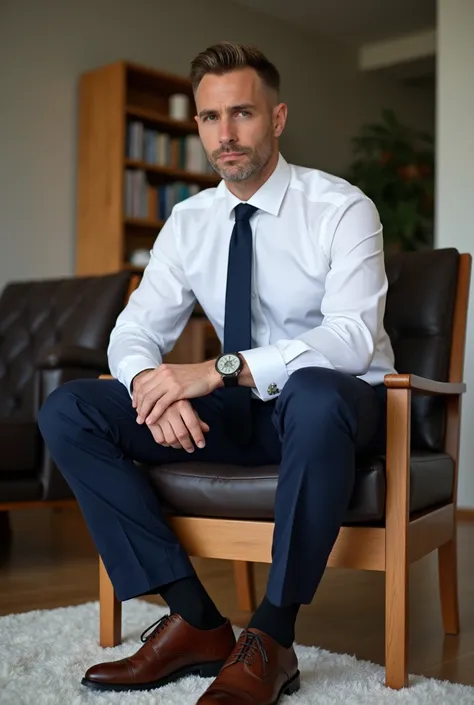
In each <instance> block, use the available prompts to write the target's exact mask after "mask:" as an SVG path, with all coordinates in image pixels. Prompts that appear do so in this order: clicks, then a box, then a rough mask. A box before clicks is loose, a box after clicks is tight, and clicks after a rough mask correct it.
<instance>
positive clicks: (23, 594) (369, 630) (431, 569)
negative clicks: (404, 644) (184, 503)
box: [0, 509, 474, 685]
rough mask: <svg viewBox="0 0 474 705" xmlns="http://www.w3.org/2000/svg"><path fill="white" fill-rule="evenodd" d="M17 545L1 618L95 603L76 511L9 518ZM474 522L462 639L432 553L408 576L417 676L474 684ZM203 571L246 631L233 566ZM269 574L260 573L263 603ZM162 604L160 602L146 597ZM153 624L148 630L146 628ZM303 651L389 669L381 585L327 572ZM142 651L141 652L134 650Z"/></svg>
mask: <svg viewBox="0 0 474 705" xmlns="http://www.w3.org/2000/svg"><path fill="white" fill-rule="evenodd" d="M11 516H12V524H13V531H14V544H13V550H12V556H11V559H10V561H9V562H8V563H7V564H6V565H4V566H3V567H1V568H0V614H9V613H11V612H25V611H27V610H32V609H50V608H53V607H59V606H66V605H76V604H80V603H82V602H87V601H89V600H96V599H97V596H98V562H97V558H96V553H95V550H94V546H93V544H92V541H91V539H90V538H89V536H88V534H87V530H86V528H85V526H84V524H83V521H82V518H81V516H80V514H79V511H78V510H77V509H71V510H67V511H66V510H62V511H60V512H58V511H57V510H56V511H55V512H53V511H52V510H46V509H38V510H37V509H34V510H28V511H17V512H13V513H12V515H11ZM473 546H474V522H472V523H470V522H462V523H460V526H459V560H460V565H459V578H460V609H461V633H460V635H459V636H449V637H445V636H444V634H443V630H442V624H441V615H440V609H439V598H438V583H437V564H436V557H435V554H431V555H429V556H426V557H425V558H423V559H422V560H421V561H419V562H418V563H416V564H415V565H414V566H413V567H412V569H411V576H410V610H411V626H410V663H409V670H410V672H411V673H418V674H423V675H425V676H431V677H435V678H440V679H447V680H451V681H455V682H459V683H465V684H467V685H474V550H473ZM194 563H195V566H196V569H197V572H198V574H199V576H200V577H201V579H202V581H203V583H204V584H205V586H206V588H207V589H208V591H209V592H210V594H211V596H212V597H213V599H214V600H215V602H216V604H217V605H218V607H219V609H220V610H221V612H222V613H223V614H225V615H227V616H228V617H229V618H230V619H231V620H232V621H233V622H234V623H235V624H238V625H240V626H245V624H246V622H247V620H248V614H246V613H243V612H240V611H239V610H238V609H237V608H236V604H235V593H234V586H233V579H232V567H231V565H230V564H229V563H228V562H227V561H217V560H215V561H212V560H196V561H194ZM267 573H268V566H264V565H258V566H257V587H258V595H259V597H262V596H263V593H264V590H265V583H266V576H267ZM149 601H150V602H153V601H156V602H159V598H154V597H153V598H149ZM146 626H147V625H146V624H144V625H143V628H145V627H146ZM296 638H297V641H298V642H299V643H301V644H314V645H318V646H321V647H323V648H325V649H329V650H331V651H336V652H340V653H350V654H355V655H356V656H357V657H358V658H362V659H368V660H370V661H374V662H376V663H381V664H382V663H383V660H384V576H383V574H379V573H368V572H362V571H360V572H359V571H348V570H347V571H346V570H335V569H330V570H328V571H326V574H325V576H324V578H323V581H322V583H321V585H320V588H319V590H318V592H317V595H316V597H315V599H314V601H313V603H312V604H311V605H309V606H304V607H303V608H302V609H301V611H300V614H299V617H298V623H297V632H296ZM137 647H138V644H137Z"/></svg>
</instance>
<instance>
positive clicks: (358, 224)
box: [108, 155, 395, 401]
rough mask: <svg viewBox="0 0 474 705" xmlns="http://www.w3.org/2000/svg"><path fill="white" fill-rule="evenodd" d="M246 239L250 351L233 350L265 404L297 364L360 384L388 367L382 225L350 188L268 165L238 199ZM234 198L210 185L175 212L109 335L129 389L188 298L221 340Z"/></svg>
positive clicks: (116, 368) (166, 341) (172, 335)
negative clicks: (248, 209) (247, 209)
mask: <svg viewBox="0 0 474 705" xmlns="http://www.w3.org/2000/svg"><path fill="white" fill-rule="evenodd" d="M247 202H248V203H250V204H252V205H253V206H256V207H257V208H258V211H257V212H256V213H255V214H254V215H253V216H252V218H251V220H250V224H251V228H252V234H253V267H252V348H251V349H250V350H241V351H239V352H241V353H242V355H243V356H244V358H245V359H246V361H247V363H248V366H249V369H250V371H251V373H252V376H253V378H254V381H255V385H256V389H254V390H253V391H254V395H255V396H257V397H259V398H260V399H262V400H263V401H267V400H268V399H274V398H275V396H276V395H278V394H279V393H280V392H281V390H282V389H283V387H284V385H285V383H286V381H287V380H288V378H289V375H291V373H292V372H294V371H295V370H297V369H299V368H300V367H326V368H330V369H334V370H340V371H341V372H346V373H348V374H351V375H356V376H358V377H361V378H362V379H364V380H365V381H367V382H368V383H369V384H372V385H374V384H378V383H381V382H382V381H383V377H384V375H385V374H387V373H390V372H395V369H394V366H393V365H394V356H393V350H392V346H391V343H390V340H389V338H388V335H387V333H386V331H385V329H384V326H383V316H384V310H385V298H386V292H387V277H386V274H385V266H384V256H383V240H382V226H381V224H380V219H379V215H378V212H377V209H376V208H375V206H374V204H373V202H372V201H371V200H370V199H369V198H367V197H366V196H365V195H364V194H363V193H362V192H361V191H360V190H359V189H358V188H357V187H355V186H352V185H351V184H349V183H348V182H346V181H344V180H343V179H340V178H338V177H335V176H332V175H330V174H326V173H324V172H322V171H318V170H316V169H307V168H304V167H300V166H294V165H290V164H288V163H287V162H286V161H285V159H284V158H283V157H282V156H281V155H280V156H279V160H278V165H277V167H276V169H275V170H274V172H273V173H272V175H271V176H270V178H269V179H268V180H267V181H266V182H265V183H264V185H263V186H262V187H261V188H260V189H259V190H258V191H257V192H256V193H255V194H254V195H253V196H252V197H251V198H250V199H249V200H248V201H247ZM238 203H241V201H240V200H239V199H238V198H236V197H235V196H234V195H233V194H232V193H231V192H230V191H229V190H228V188H227V186H226V184H225V182H224V181H221V182H220V183H219V185H218V186H217V188H210V189H206V190H204V191H201V192H200V193H198V194H197V195H195V196H192V197H191V198H188V199H187V200H185V201H183V202H182V203H179V204H178V205H176V206H175V207H174V209H173V211H172V214H171V216H170V217H169V219H168V220H167V222H166V223H165V225H164V226H163V228H162V230H161V232H160V233H159V235H158V237H157V238H156V240H155V243H154V245H153V248H152V250H151V258H150V262H149V264H148V266H147V267H146V269H145V272H144V275H143V278H142V280H141V282H140V285H139V286H138V288H137V289H136V290H135V291H134V292H133V293H132V295H131V296H130V298H129V300H128V303H127V305H126V307H125V309H124V310H123V311H122V312H121V313H120V315H119V316H118V319H117V321H116V325H115V327H114V329H113V331H112V333H111V336H110V342H109V347H108V360H109V365H110V371H111V373H112V375H113V376H114V377H116V378H117V379H119V380H120V381H121V382H122V383H123V384H124V385H125V386H126V387H127V389H128V390H129V393H130V384H131V381H132V379H133V377H134V376H135V375H136V374H138V373H139V372H141V371H142V370H144V369H146V368H150V367H157V366H158V365H159V364H160V363H161V362H162V359H163V355H165V354H166V353H168V352H169V351H170V350H171V349H172V348H173V345H174V343H175V341H176V340H177V338H178V337H179V336H180V334H181V332H182V330H183V328H184V327H185V325H186V323H187V321H188V319H189V316H190V315H191V312H192V310H193V308H194V306H195V303H196V300H197V301H199V303H200V304H201V306H202V308H203V309H204V312H205V314H206V316H207V317H208V319H209V320H210V321H211V323H212V325H213V326H214V329H215V331H216V334H217V336H218V337H219V340H220V341H221V344H222V340H223V331H224V311H225V293H226V278H227V262H228V252H229V243H230V237H231V233H232V228H233V226H234V212H233V209H234V207H235V206H236V205H237V204H238Z"/></svg>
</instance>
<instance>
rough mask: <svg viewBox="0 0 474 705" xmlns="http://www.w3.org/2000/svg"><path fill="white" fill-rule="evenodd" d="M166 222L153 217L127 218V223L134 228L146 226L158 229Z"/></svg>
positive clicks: (146, 227)
mask: <svg viewBox="0 0 474 705" xmlns="http://www.w3.org/2000/svg"><path fill="white" fill-rule="evenodd" d="M164 224H165V221H164V220H154V219H153V218H125V225H127V226H131V227H134V228H144V229H151V230H156V231H158V230H160V229H161V228H162V227H163V225H164Z"/></svg>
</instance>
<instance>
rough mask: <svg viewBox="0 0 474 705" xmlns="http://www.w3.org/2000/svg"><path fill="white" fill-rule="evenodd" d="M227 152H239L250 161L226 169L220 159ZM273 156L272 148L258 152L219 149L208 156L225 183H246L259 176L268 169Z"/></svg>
mask: <svg viewBox="0 0 474 705" xmlns="http://www.w3.org/2000/svg"><path fill="white" fill-rule="evenodd" d="M226 152H239V153H240V154H246V155H247V156H248V160H247V161H246V163H245V164H242V165H234V166H232V167H226V166H225V165H221V164H219V157H220V156H221V155H222V154H225V153H226ZM271 156H272V147H271V145H268V147H265V148H262V149H261V150H259V151H257V150H255V149H235V148H234V149H232V148H231V149H222V148H221V149H217V150H216V151H215V152H212V154H211V155H208V159H209V163H210V165H211V166H212V168H213V169H214V171H216V172H217V173H218V174H219V176H221V177H222V178H223V179H224V181H229V182H238V181H246V180H247V179H251V178H253V177H254V176H256V175H257V174H259V173H260V172H261V171H262V169H264V168H265V167H266V165H267V164H268V162H269V161H270V159H271Z"/></svg>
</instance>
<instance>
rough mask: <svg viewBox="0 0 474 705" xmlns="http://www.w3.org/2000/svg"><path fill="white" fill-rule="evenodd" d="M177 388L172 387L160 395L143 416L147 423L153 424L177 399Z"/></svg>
mask: <svg viewBox="0 0 474 705" xmlns="http://www.w3.org/2000/svg"><path fill="white" fill-rule="evenodd" d="M178 395H179V389H178V388H177V387H173V388H171V389H168V390H167V391H166V392H165V393H164V394H163V396H160V397H159V398H158V400H157V401H156V403H155V404H154V405H153V406H152V408H151V409H150V410H149V411H148V414H147V415H146V417H145V422H146V423H147V424H153V423H156V421H158V419H159V418H160V417H161V416H162V415H163V414H164V413H165V411H166V409H167V408H168V407H169V406H170V405H171V404H173V403H174V402H175V401H177V400H178V399H179V396H178Z"/></svg>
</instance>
